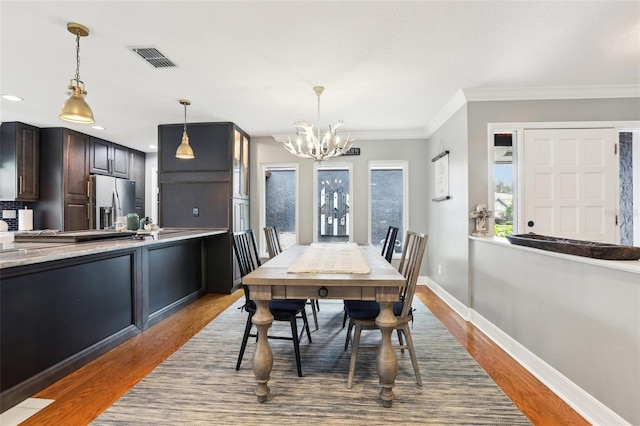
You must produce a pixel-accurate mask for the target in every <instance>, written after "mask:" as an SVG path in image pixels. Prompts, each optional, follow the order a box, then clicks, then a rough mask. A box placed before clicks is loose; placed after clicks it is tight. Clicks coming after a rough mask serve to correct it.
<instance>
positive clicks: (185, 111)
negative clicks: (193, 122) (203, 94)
mask: <svg viewBox="0 0 640 426" xmlns="http://www.w3.org/2000/svg"><path fill="white" fill-rule="evenodd" d="M184 133H187V104H186V103H185V104H184Z"/></svg>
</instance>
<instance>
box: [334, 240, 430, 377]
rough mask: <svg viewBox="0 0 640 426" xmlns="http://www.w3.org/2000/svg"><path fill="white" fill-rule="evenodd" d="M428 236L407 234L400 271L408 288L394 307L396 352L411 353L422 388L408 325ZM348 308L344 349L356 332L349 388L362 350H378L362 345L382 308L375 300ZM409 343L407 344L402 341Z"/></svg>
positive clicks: (353, 303)
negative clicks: (365, 334)
mask: <svg viewBox="0 0 640 426" xmlns="http://www.w3.org/2000/svg"><path fill="white" fill-rule="evenodd" d="M427 239H428V236H427V235H426V234H420V233H417V232H412V231H407V235H406V238H405V245H404V250H403V251H402V257H401V258H400V265H399V266H398V271H399V272H400V273H401V274H402V275H403V276H404V278H405V280H406V285H405V286H404V287H402V288H400V300H399V301H398V302H396V303H395V304H394V305H393V314H394V315H395V316H396V319H397V321H398V322H397V324H396V326H395V330H396V331H397V333H398V341H399V344H398V345H394V346H393V347H394V349H400V350H402V352H404V349H408V350H409V355H410V357H411V363H412V364H413V371H414V373H415V375H416V381H417V383H418V385H419V386H422V378H421V376H420V369H419V367H418V359H417V357H416V350H415V348H414V346H413V339H412V338H411V330H410V327H409V322H410V321H412V320H413V308H412V307H411V302H412V301H413V295H414V294H415V291H416V283H417V282H418V275H419V273H420V265H421V264H422V258H423V257H424V252H425V248H426V246H427ZM345 308H346V310H347V314H348V315H349V328H348V329H347V338H346V341H345V350H347V348H348V347H349V341H350V340H351V338H350V336H351V330H352V329H354V333H353V339H352V344H351V362H350V365H349V377H348V379H347V388H351V385H352V383H353V376H354V374H355V368H356V360H357V357H358V351H359V350H367V349H377V348H378V346H360V336H361V333H362V330H376V329H378V326H377V325H376V322H375V320H376V317H377V316H378V314H379V313H380V307H379V305H378V303H377V302H375V301H361V300H346V301H345ZM403 340H404V341H406V343H404V342H403Z"/></svg>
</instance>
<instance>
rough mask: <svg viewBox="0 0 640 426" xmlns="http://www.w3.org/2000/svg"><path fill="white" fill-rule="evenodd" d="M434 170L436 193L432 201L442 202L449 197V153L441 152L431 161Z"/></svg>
mask: <svg viewBox="0 0 640 426" xmlns="http://www.w3.org/2000/svg"><path fill="white" fill-rule="evenodd" d="M431 162H432V163H435V164H434V166H435V167H434V170H435V180H434V182H435V184H436V192H435V197H434V198H432V201H444V200H448V199H450V198H451V196H450V195H449V151H443V152H441V153H440V154H438V155H436V156H435V157H433V158H432V159H431Z"/></svg>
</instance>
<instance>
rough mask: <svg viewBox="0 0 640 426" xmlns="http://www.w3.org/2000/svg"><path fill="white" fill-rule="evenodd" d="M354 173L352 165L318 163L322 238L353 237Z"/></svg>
mask: <svg viewBox="0 0 640 426" xmlns="http://www.w3.org/2000/svg"><path fill="white" fill-rule="evenodd" d="M350 175H351V173H350V168H349V167H348V166H333V167H329V166H318V167H317V169H316V178H317V179H316V181H317V195H316V199H317V206H318V210H317V212H318V213H317V217H316V220H317V225H318V226H317V233H316V241H318V242H347V241H350V240H351V239H350V233H351V232H350V227H351V221H350V215H351V211H350V210H351V198H350V197H351V194H350Z"/></svg>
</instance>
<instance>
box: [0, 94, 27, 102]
mask: <svg viewBox="0 0 640 426" xmlns="http://www.w3.org/2000/svg"><path fill="white" fill-rule="evenodd" d="M2 99H6V100H8V101H13V102H22V101H24V99H23V98H21V97H20V96H16V95H2Z"/></svg>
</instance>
